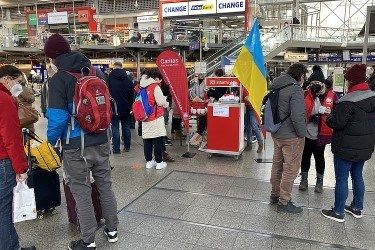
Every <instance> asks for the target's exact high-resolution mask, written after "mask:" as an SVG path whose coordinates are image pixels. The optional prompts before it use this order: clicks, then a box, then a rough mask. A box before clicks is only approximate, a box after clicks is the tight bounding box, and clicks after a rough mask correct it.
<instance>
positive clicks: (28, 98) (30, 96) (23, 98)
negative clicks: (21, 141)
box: [17, 77, 35, 132]
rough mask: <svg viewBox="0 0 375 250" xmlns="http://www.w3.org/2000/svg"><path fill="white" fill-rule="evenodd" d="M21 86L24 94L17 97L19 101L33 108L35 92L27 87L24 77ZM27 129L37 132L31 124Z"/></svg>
mask: <svg viewBox="0 0 375 250" xmlns="http://www.w3.org/2000/svg"><path fill="white" fill-rule="evenodd" d="M21 85H22V92H21V94H20V95H19V96H18V97H17V101H18V103H20V104H21V105H24V106H28V107H31V106H32V104H33V103H34V102H35V96H34V92H33V90H32V89H31V88H29V87H28V86H26V79H25V78H24V77H23V78H22V81H21ZM26 128H28V129H30V130H31V131H33V132H34V131H35V129H34V124H31V125H29V126H27V127H26Z"/></svg>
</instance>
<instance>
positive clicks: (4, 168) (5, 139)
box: [0, 65, 36, 250]
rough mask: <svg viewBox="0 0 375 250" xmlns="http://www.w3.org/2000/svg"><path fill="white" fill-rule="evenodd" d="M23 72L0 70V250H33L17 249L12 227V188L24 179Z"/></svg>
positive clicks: (17, 242) (8, 69)
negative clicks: (20, 115)
mask: <svg viewBox="0 0 375 250" xmlns="http://www.w3.org/2000/svg"><path fill="white" fill-rule="evenodd" d="M21 82H22V72H21V71H20V70H19V69H17V68H16V67H14V66H11V65H5V66H2V67H0V107H1V109H0V124H1V126H0V249H1V250H18V249H21V250H35V249H36V248H35V246H32V247H25V248H20V244H19V239H18V234H17V231H16V229H15V227H14V223H13V214H12V211H13V188H14V187H15V186H16V183H17V182H22V181H25V180H26V179H27V174H26V172H27V169H28V166H27V161H26V157H25V151H24V148H23V140H22V132H21V125H20V120H19V118H18V111H17V109H18V104H17V101H16V100H15V98H16V97H18V96H19V95H20V94H21V92H22V86H21V84H20V83H21Z"/></svg>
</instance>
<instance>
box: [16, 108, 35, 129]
mask: <svg viewBox="0 0 375 250" xmlns="http://www.w3.org/2000/svg"><path fill="white" fill-rule="evenodd" d="M18 117H19V119H20V124H21V128H25V127H27V126H29V125H31V124H34V123H36V122H37V121H38V120H39V112H38V111H37V110H36V109H35V108H33V107H28V106H25V105H23V104H22V103H18Z"/></svg>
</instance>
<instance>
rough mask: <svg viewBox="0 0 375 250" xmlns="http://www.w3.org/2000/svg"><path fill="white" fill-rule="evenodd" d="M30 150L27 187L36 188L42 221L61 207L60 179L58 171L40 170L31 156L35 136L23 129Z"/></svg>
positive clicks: (36, 197) (37, 205) (39, 216)
mask: <svg viewBox="0 0 375 250" xmlns="http://www.w3.org/2000/svg"><path fill="white" fill-rule="evenodd" d="M23 134H24V138H25V140H26V146H27V150H28V156H27V157H28V159H27V160H28V164H29V171H28V173H27V174H28V178H27V185H28V186H29V187H30V188H34V192H35V202H36V209H37V211H38V218H40V219H42V218H43V216H44V214H45V213H51V214H52V213H53V212H54V210H55V208H56V207H58V206H60V205H61V192H60V177H59V174H58V173H57V172H56V171H52V172H49V171H47V170H43V169H40V168H38V166H37V163H36V162H35V159H33V157H32V156H31V154H30V139H33V138H34V136H33V135H32V134H31V133H30V131H29V130H28V129H23Z"/></svg>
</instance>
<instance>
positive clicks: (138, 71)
mask: <svg viewBox="0 0 375 250" xmlns="http://www.w3.org/2000/svg"><path fill="white" fill-rule="evenodd" d="M137 78H138V79H139V80H140V79H141V51H140V50H137Z"/></svg>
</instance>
